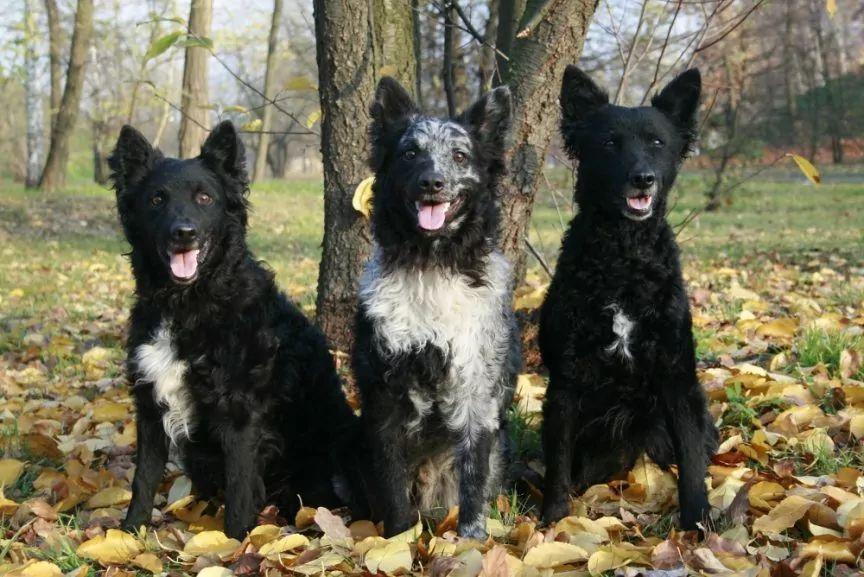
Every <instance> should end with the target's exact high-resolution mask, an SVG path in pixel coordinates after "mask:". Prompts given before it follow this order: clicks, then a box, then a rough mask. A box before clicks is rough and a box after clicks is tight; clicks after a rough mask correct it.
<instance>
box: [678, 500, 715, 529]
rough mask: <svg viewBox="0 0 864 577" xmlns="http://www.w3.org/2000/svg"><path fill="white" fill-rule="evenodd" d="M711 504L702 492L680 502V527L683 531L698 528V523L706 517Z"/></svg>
mask: <svg viewBox="0 0 864 577" xmlns="http://www.w3.org/2000/svg"><path fill="white" fill-rule="evenodd" d="M710 511H711V505H710V504H709V503H708V498H707V496H706V495H705V494H704V493H703V494H700V495H698V496H695V497H692V498H691V499H689V500H684V501H682V502H681V521H680V522H681V528H682V529H684V530H685V531H694V530H696V529H698V528H699V527H698V524H699V523H702V522H704V521H705V520H707V519H708V514H709V512H710Z"/></svg>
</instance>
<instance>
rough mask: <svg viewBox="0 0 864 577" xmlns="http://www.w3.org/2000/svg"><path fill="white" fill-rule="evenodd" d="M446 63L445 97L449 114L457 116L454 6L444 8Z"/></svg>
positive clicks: (457, 37) (444, 64) (456, 37)
mask: <svg viewBox="0 0 864 577" xmlns="http://www.w3.org/2000/svg"><path fill="white" fill-rule="evenodd" d="M443 17H444V62H443V66H442V70H441V80H442V84H444V95H445V96H446V97H447V114H448V115H449V116H451V117H453V116H456V87H455V86H454V84H455V81H456V80H455V78H454V70H453V69H454V67H455V64H454V60H455V54H456V43H457V42H458V39H459V36H458V34H457V31H456V24H455V20H456V9H455V8H453V7H452V6H446V7H445V8H444V13H443Z"/></svg>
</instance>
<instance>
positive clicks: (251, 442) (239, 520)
mask: <svg viewBox="0 0 864 577" xmlns="http://www.w3.org/2000/svg"><path fill="white" fill-rule="evenodd" d="M260 437H261V433H260V430H259V429H258V427H256V426H254V425H252V424H246V425H243V426H236V425H234V424H233V423H229V424H226V426H225V427H224V428H223V430H222V435H221V440H222V451H223V453H224V454H225V532H226V534H227V535H228V536H229V537H233V538H235V539H243V538H245V537H246V533H247V532H248V531H249V529H251V528H252V527H253V526H254V525H255V515H256V514H257V513H258V510H259V509H260V507H261V506H262V505H263V503H262V502H261V499H262V497H263V495H264V481H263V478H262V477H261V472H260V471H259V466H258V465H259V456H258V441H259V439H260Z"/></svg>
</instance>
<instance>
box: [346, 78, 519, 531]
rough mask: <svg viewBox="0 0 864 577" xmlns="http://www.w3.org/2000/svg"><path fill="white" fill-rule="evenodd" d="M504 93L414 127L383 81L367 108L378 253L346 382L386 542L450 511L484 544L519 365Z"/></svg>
mask: <svg viewBox="0 0 864 577" xmlns="http://www.w3.org/2000/svg"><path fill="white" fill-rule="evenodd" d="M510 111H511V105H510V93H509V91H508V90H507V88H497V89H495V90H493V91H492V92H490V93H488V94H487V95H485V96H483V97H482V98H481V99H480V100H479V101H477V102H476V103H475V104H474V105H472V106H471V107H470V108H469V109H468V110H466V111H465V112H464V113H463V114H462V115H461V116H459V117H458V118H455V119H438V118H430V117H427V116H424V115H423V114H422V113H421V112H420V111H419V110H418V109H417V108H416V106H415V105H414V103H413V102H412V100H411V98H410V97H409V95H408V94H407V93H406V92H405V90H404V89H403V88H402V87H401V86H400V85H399V84H398V83H397V82H396V81H394V80H392V79H390V78H384V79H382V80H381V82H380V84H379V85H378V89H377V92H376V95H375V102H374V103H373V105H372V108H371V114H372V118H373V122H372V126H371V130H370V136H371V141H372V155H371V161H370V162H371V166H372V169H373V170H374V171H375V185H374V187H373V191H374V204H373V215H372V225H373V233H374V237H375V241H376V247H375V251H374V254H373V257H372V259H371V261H370V262H369V263H368V265H367V267H366V270H365V274H364V275H363V278H362V281H361V286H360V307H359V312H358V316H357V327H356V343H355V350H354V356H353V364H354V371H355V375H356V377H357V384H358V386H359V389H360V393H361V397H362V401H363V415H362V422H363V428H364V432H365V435H366V442H367V443H368V447H369V451H370V452H371V456H372V463H373V471H372V483H371V485H372V495H371V501H372V503H373V508H374V513H375V514H376V516H379V517H382V518H383V520H384V525H385V531H386V533H387V534H388V535H393V534H395V533H398V532H400V531H403V530H405V529H407V528H408V527H410V526H411V525H412V524H414V523H415V522H416V520H417V512H418V511H421V512H422V511H427V510H429V509H432V508H434V507H450V506H452V505H457V504H458V505H459V525H458V530H459V534H460V535H462V536H463V537H472V538H482V537H484V536H485V535H486V526H485V518H486V508H487V503H488V501H489V498H490V496H492V495H494V494H496V492H497V490H498V489H499V487H500V484H501V482H502V477H503V473H504V468H505V466H504V459H503V456H504V446H505V444H506V438H507V435H506V411H507V408H508V407H509V406H510V403H511V400H512V397H513V390H514V386H515V381H516V376H517V374H518V372H519V369H520V365H521V354H520V350H519V338H518V330H517V327H516V323H515V320H514V316H513V311H512V286H511V285H512V278H511V277H512V275H511V267H510V265H509V263H508V262H507V260H506V259H505V258H504V256H503V255H502V254H501V253H499V252H498V251H497V250H496V248H495V247H496V241H497V230H498V213H499V203H498V198H497V194H496V185H497V182H498V179H499V178H500V176H501V174H502V173H503V171H504V164H503V153H504V146H505V143H506V138H507V133H508V131H509V126H510Z"/></svg>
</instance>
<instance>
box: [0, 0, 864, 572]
mask: <svg viewBox="0 0 864 577" xmlns="http://www.w3.org/2000/svg"><path fill="white" fill-rule="evenodd" d="M573 62H578V63H579V64H580V65H581V66H582V67H583V68H584V69H585V70H587V71H588V72H589V73H590V74H591V75H592V76H593V77H594V78H595V79H596V80H597V81H598V82H599V83H600V84H602V85H604V86H605V87H606V88H607V89H608V90H609V93H610V97H611V98H612V99H613V100H614V101H615V102H617V103H621V104H627V105H638V104H640V103H646V102H648V101H649V99H650V96H651V94H652V93H653V91H655V90H656V89H657V88H659V87H660V86H662V85H664V84H665V83H666V82H668V81H669V80H670V79H671V78H672V77H673V76H674V75H675V74H677V73H679V72H681V71H683V70H684V69H685V68H687V67H691V66H698V67H699V68H700V69H701V71H702V76H703V82H704V91H703V102H702V107H701V110H700V123H701V138H700V141H699V147H698V150H697V151H696V153H695V154H694V156H693V157H692V158H690V159H688V160H687V161H686V163H685V165H684V171H683V172H682V173H681V174H680V176H679V178H678V181H677V183H676V186H675V188H674V189H673V191H672V200H671V201H670V203H669V205H670V206H669V212H668V214H667V218H668V220H669V222H670V223H671V224H672V225H673V227H674V230H675V232H676V234H677V240H678V243H679V245H680V246H681V253H682V260H683V264H684V274H685V281H686V283H687V289H688V293H689V295H690V304H691V309H692V313H693V315H692V316H693V323H694V338H695V340H696V354H697V359H698V368H697V372H698V376H699V379H700V382H701V383H702V385H703V387H704V389H705V391H706V394H707V396H708V397H709V399H710V401H711V404H710V410H711V413H712V415H713V416H714V418H715V422H716V424H717V426H718V428H719V429H720V431H721V437H722V445H721V447H720V449H719V451H718V454H717V455H715V456H714V457H713V458H712V463H711V466H710V468H709V477H707V478H706V484H707V485H708V487H709V500H710V503H711V505H712V525H711V526H710V527H708V528H707V530H706V532H705V534H704V535H702V536H699V535H696V534H695V532H690V533H681V532H679V531H677V530H676V529H675V526H676V525H675V515H676V514H677V507H676V504H675V501H676V490H675V478H674V475H673V474H672V473H671V472H669V471H661V470H660V469H659V468H657V467H656V466H654V465H652V464H650V463H647V462H646V463H640V464H639V465H638V466H637V467H636V468H635V469H634V470H633V471H631V472H629V473H628V474H627V476H626V478H622V479H616V480H613V481H611V482H610V483H608V484H603V485H597V486H594V487H592V488H590V489H589V490H588V491H587V492H586V493H585V494H584V495H581V496H574V497H575V498H574V500H573V502H572V503H571V513H572V516H571V517H568V518H566V519H564V520H563V521H562V522H560V523H558V524H557V525H556V526H554V527H541V526H538V524H537V519H536V504H537V503H538V502H539V501H538V500H539V497H540V495H541V492H542V484H541V483H539V482H538V478H539V476H540V475H542V470H543V468H542V461H541V460H540V437H539V426H540V422H541V420H542V416H541V414H540V407H541V406H542V402H543V398H544V395H545V377H544V376H543V372H542V371H543V369H542V366H541V365H540V359H539V356H538V353H537V349H536V346H533V344H534V343H535V340H534V339H535V336H536V328H537V327H536V321H535V320H536V317H537V313H536V310H537V306H538V305H539V304H540V303H541V302H542V299H543V297H544V294H545V289H546V287H547V286H548V283H549V276H550V274H549V271H550V270H551V269H552V268H554V266H555V260H556V256H557V253H558V247H559V245H560V239H561V235H562V234H563V231H564V229H565V227H566V223H567V222H568V221H569V219H570V218H571V217H572V215H573V214H574V211H575V210H576V209H575V207H574V206H573V202H572V191H573V168H574V167H573V166H572V164H571V162H570V161H569V160H568V159H567V158H566V155H564V154H563V153H562V150H561V146H560V138H559V135H558V123H559V118H560V114H559V108H558V94H559V90H560V83H561V77H562V74H563V71H564V68H565V66H566V65H567V64H570V63H573ZM383 75H390V76H395V77H396V78H398V79H399V80H400V81H401V82H402V83H403V85H405V86H406V87H408V88H409V89H410V91H411V92H412V93H413V96H414V98H415V99H416V100H417V102H418V103H420V104H421V106H422V107H423V108H424V109H425V110H427V111H428V112H430V113H432V114H453V113H455V112H458V111H459V110H460V109H462V108H463V107H465V106H466V105H467V104H468V103H469V102H471V101H472V100H473V99H474V98H476V97H477V96H478V95H479V94H480V93H481V92H483V91H485V90H487V89H488V88H490V87H491V86H496V85H499V84H502V83H506V84H508V85H509V86H510V87H511V90H512V93H513V101H514V130H513V139H512V143H511V145H510V148H509V150H508V152H507V155H508V158H507V160H508V166H509V168H510V172H509V175H508V176H507V177H506V179H505V180H504V182H502V184H501V190H500V192H501V197H502V205H503V210H504V215H503V219H502V220H503V222H502V235H501V248H502V249H503V250H504V251H505V252H506V253H507V254H508V256H509V257H510V258H511V259H512V260H513V262H514V263H515V264H516V267H517V274H518V279H517V280H518V284H519V286H518V287H517V290H516V298H515V302H514V307H515V308H516V311H517V316H518V318H519V319H520V323H521V324H522V329H523V341H524V344H525V347H524V350H525V355H524V357H525V371H526V372H525V373H524V374H522V375H520V377H519V381H518V390H517V394H516V399H515V401H514V404H513V406H512V407H511V410H510V412H509V415H508V417H509V418H508V423H509V425H508V426H509V435H510V446H511V448H512V457H513V460H514V462H516V464H517V465H516V467H517V468H518V469H519V473H518V475H514V476H517V477H519V479H517V481H518V482H517V484H516V485H514V487H512V488H508V491H507V493H506V494H502V495H500V496H499V497H498V498H497V499H496V500H495V501H494V502H493V503H491V508H490V518H489V519H488V521H487V527H488V528H489V531H490V533H491V534H492V535H493V537H494V542H493V541H489V542H486V543H477V542H473V543H470V542H464V541H459V540H458V539H456V538H455V534H454V533H453V528H454V527H455V524H454V523H455V519H456V512H455V510H451V511H441V512H440V513H441V514H440V515H439V516H437V517H435V518H425V519H424V522H425V525H421V524H419V523H418V526H417V528H416V529H412V531H411V532H409V533H408V534H404V535H402V536H399V537H397V538H394V539H391V540H385V539H383V538H382V537H379V536H378V533H377V529H376V528H375V527H374V526H373V525H372V524H371V523H370V522H368V521H364V520H356V519H355V520H353V522H352V523H351V525H350V526H348V527H346V526H345V524H344V523H343V520H342V518H341V517H340V516H339V515H338V514H336V515H334V514H332V513H331V512H330V511H328V510H326V509H318V510H317V511H315V510H313V509H308V508H305V507H304V509H302V510H301V513H300V514H298V516H297V517H296V518H295V519H284V518H282V517H281V516H279V514H278V511H274V510H273V509H272V508H268V509H265V510H264V511H263V512H262V518H261V522H262V525H261V526H260V527H258V528H257V529H256V531H255V533H254V534H253V536H252V537H250V538H249V539H247V540H245V541H244V542H243V543H240V542H237V541H235V540H233V539H228V538H227V537H226V536H225V535H224V534H223V533H222V532H221V530H222V526H223V514H224V511H223V510H222V509H221V508H220V507H219V504H218V502H215V501H214V502H212V503H211V502H209V501H205V500H199V499H197V498H196V496H195V494H194V491H193V489H192V486H191V482H190V481H189V479H188V478H186V477H185V476H184V475H183V474H182V472H181V471H180V470H174V469H172V470H171V471H170V472H169V474H168V475H167V476H166V479H165V482H164V483H163V485H162V486H161V487H160V490H159V494H158V496H157V502H156V506H157V508H158V511H155V513H154V515H155V516H154V524H153V527H152V528H151V530H150V531H148V532H147V533H146V534H139V535H132V534H128V533H123V532H122V531H119V530H117V528H118V527H119V523H120V519H122V517H123V515H124V509H125V507H126V505H128V503H129V499H130V497H131V492H130V490H129V487H130V482H131V478H132V471H133V468H134V464H133V459H132V455H133V454H134V451H135V444H136V439H135V423H134V407H133V404H132V400H131V397H130V394H129V391H130V387H129V383H128V382H127V380H126V377H125V371H124V362H123V358H124V350H123V349H124V346H123V344H124V341H125V334H126V322H127V318H128V308H129V304H130V301H131V296H132V292H133V290H134V286H133V281H132V277H131V273H130V270H129V261H128V259H127V258H126V257H125V256H124V253H125V252H126V251H128V246H127V245H126V243H125V241H124V239H123V238H122V234H121V232H120V227H119V224H118V221H117V216H116V209H115V206H114V194H113V192H112V191H111V190H110V188H109V186H108V182H107V178H108V174H107V168H106V159H107V157H108V155H109V154H110V152H111V149H112V148H113V146H114V142H115V140H116V138H117V135H118V132H119V130H120V127H121V126H122V125H123V124H126V123H130V124H133V125H135V126H136V127H137V128H138V129H140V130H141V131H142V132H143V133H144V134H145V136H147V138H148V139H150V140H151V142H154V143H155V144H156V145H158V146H159V147H161V148H162V150H163V151H164V152H165V153H166V154H167V155H171V156H174V155H179V156H182V157H192V156H195V155H197V154H198V149H199V146H200V143H201V142H202V141H203V139H204V137H205V135H206V133H207V131H208V129H209V128H210V127H212V126H214V125H215V124H216V122H217V121H219V120H222V119H231V120H233V121H234V122H235V123H236V124H237V125H238V126H241V127H242V131H243V139H244V141H245V144H246V151H247V165H248V167H249V171H250V175H251V176H252V179H253V182H252V186H251V202H252V206H253V211H252V214H251V218H250V230H249V243H250V246H251V248H252V249H253V251H254V252H255V254H256V256H257V257H259V258H261V259H263V260H264V261H266V263H267V265H268V266H269V267H271V268H272V269H273V270H274V272H275V273H276V279H277V282H278V283H279V285H280V287H281V288H282V289H283V290H284V291H285V292H286V293H287V294H288V295H289V296H290V297H291V298H292V299H294V300H295V301H297V302H298V303H299V304H300V306H301V307H302V308H303V310H304V311H305V312H306V313H307V314H308V315H309V316H310V317H314V318H315V319H316V321H317V323H318V324H319V325H320V326H321V327H322V329H323V330H324V331H325V332H326V333H327V335H328V337H329V338H330V342H331V344H332V345H333V348H334V349H335V351H334V356H335V359H336V362H337V366H338V367H339V370H340V375H341V376H342V377H343V378H344V384H345V389H346V394H347V398H348V401H349V403H352V406H354V407H355V408H356V407H357V404H358V400H357V397H356V395H355V394H354V391H353V388H352V387H351V375H350V370H349V369H348V367H347V364H348V363H347V362H346V359H347V356H346V354H345V353H346V352H347V351H348V350H349V349H350V346H351V336H352V335H351V330H350V328H351V326H352V324H353V323H352V318H353V311H354V307H355V303H356V286H357V279H358V276H359V273H360V270H361V267H362V264H363V262H364V260H365V259H366V257H367V255H368V253H369V246H370V232H369V224H368V218H367V214H365V207H364V204H363V203H362V202H355V196H356V195H355V191H358V190H360V191H362V190H363V187H361V186H360V185H361V183H363V182H364V181H365V180H366V179H367V177H369V169H368V167H367V164H366V155H367V151H366V141H367V126H368V123H369V116H368V107H369V103H370V101H371V98H372V95H373V91H374V87H375V84H376V83H377V81H378V79H379V78H380V77H381V76H383ZM0 110H2V113H0V575H9V576H10V577H61V576H68V577H90V576H95V575H97V574H105V575H111V576H113V577H120V576H123V577H127V576H128V577H132V576H135V577H137V576H139V575H141V576H143V575H150V574H155V575H166V574H167V575H171V576H174V575H178V576H179V575H188V574H196V573H197V574H198V575H200V576H202V577H229V576H230V575H256V574H265V575H274V576H281V575H309V576H312V575H320V574H323V573H325V572H333V573H334V574H337V572H338V574H339V575H343V576H344V575H358V576H360V575H364V576H368V575H379V574H388V575H405V574H409V573H410V574H416V575H432V576H433V577H444V576H448V575H452V576H453V577H477V576H478V575H480V576H482V577H542V576H545V577H548V576H549V575H552V573H553V572H555V573H556V574H559V575H565V574H566V575H567V576H573V577H575V576H582V575H586V576H587V575H590V576H591V577H597V576H601V575H602V576H611V575H624V576H627V577H636V576H638V575H650V576H652V577H684V576H685V575H691V574H696V575H719V574H726V575H733V574H734V575H742V576H747V577H792V576H794V577H817V576H819V577H823V576H824V577H828V576H832V577H846V576H851V575H861V571H862V569H864V232H862V231H864V208H862V201H864V2H862V0H599V1H597V0H437V1H429V2H426V1H420V0H244V1H243V2H233V1H227V0H192V1H191V2H190V1H188V0H185V1H184V0H137V1H125V0H124V1H121V0H0ZM337 513H339V512H338V511H337ZM561 571H565V572H566V573H561Z"/></svg>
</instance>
